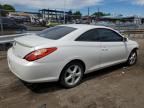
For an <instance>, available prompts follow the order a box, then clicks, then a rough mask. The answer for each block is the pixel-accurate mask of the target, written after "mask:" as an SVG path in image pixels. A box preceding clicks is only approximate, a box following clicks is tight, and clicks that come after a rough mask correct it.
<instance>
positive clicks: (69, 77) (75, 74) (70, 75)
mask: <svg viewBox="0 0 144 108" xmlns="http://www.w3.org/2000/svg"><path fill="white" fill-rule="evenodd" d="M83 74H84V67H83V66H82V65H81V63H79V62H71V63H69V64H68V65H66V66H65V68H64V69H63V71H62V74H61V76H60V83H61V85H63V86H64V87H66V88H72V87H75V86H77V85H78V84H80V82H81V79H82V77H83Z"/></svg>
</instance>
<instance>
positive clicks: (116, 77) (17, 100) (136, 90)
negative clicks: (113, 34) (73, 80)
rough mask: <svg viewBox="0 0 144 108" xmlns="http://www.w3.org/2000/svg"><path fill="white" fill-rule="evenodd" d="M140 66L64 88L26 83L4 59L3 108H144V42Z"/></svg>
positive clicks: (0, 71) (0, 68) (0, 69)
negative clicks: (70, 87)
mask: <svg viewBox="0 0 144 108" xmlns="http://www.w3.org/2000/svg"><path fill="white" fill-rule="evenodd" d="M136 41H137V42H138V43H139V44H140V50H139V60H138V63H137V64H136V65H134V66H132V67H125V66H124V65H118V66H113V67H110V68H107V69H104V70H101V71H97V72H94V73H91V74H88V75H86V76H85V77H84V79H83V82H82V84H81V85H79V86H77V87H75V88H72V89H63V88H62V87H61V86H59V84H57V83H43V84H37V85H35V86H31V85H27V84H24V83H22V82H21V81H20V80H19V79H18V78H17V77H15V76H14V75H13V74H12V73H11V72H10V71H9V69H8V66H7V61H6V59H5V58H3V59H1V60H0V108H144V84H143V82H144V39H137V40H136Z"/></svg>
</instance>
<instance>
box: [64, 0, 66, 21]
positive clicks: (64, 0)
mask: <svg viewBox="0 0 144 108" xmlns="http://www.w3.org/2000/svg"><path fill="white" fill-rule="evenodd" d="M65 8H66V0H64V24H65V23H66V21H65V20H66V18H65Z"/></svg>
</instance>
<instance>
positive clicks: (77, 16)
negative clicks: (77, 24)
mask: <svg viewBox="0 0 144 108" xmlns="http://www.w3.org/2000/svg"><path fill="white" fill-rule="evenodd" d="M81 16H82V14H81V12H80V11H76V12H74V13H73V18H74V19H80V18H81Z"/></svg>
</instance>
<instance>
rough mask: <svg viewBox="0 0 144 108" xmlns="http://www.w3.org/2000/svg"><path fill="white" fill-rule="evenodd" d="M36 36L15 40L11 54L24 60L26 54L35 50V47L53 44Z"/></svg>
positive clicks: (31, 35)
mask: <svg viewBox="0 0 144 108" xmlns="http://www.w3.org/2000/svg"><path fill="white" fill-rule="evenodd" d="M53 41H54V40H49V39H46V38H43V37H39V36H37V35H36V34H30V35H26V36H23V37H19V38H15V39H14V44H13V47H12V48H13V53H14V54H15V55H16V56H17V57H19V58H24V57H25V56H26V55H27V54H29V53H30V52H32V51H34V50H35V47H36V46H40V45H45V44H48V43H51V42H53Z"/></svg>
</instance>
